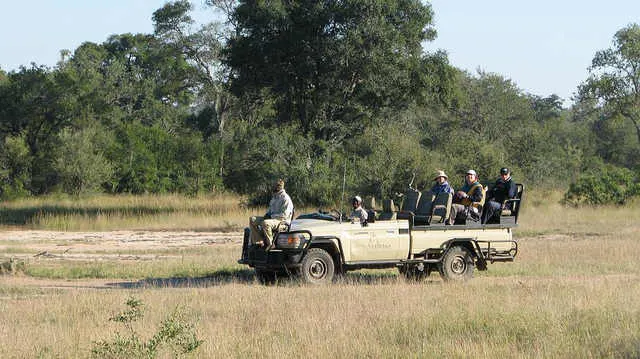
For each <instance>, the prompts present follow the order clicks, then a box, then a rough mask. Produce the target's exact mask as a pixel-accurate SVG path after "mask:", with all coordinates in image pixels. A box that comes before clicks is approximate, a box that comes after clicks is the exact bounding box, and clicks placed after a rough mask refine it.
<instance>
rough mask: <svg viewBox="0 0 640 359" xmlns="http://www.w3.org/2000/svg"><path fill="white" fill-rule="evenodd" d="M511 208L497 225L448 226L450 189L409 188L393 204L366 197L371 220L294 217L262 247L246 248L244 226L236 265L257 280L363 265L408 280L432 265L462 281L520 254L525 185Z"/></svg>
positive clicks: (329, 276)
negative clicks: (247, 269) (250, 269)
mask: <svg viewBox="0 0 640 359" xmlns="http://www.w3.org/2000/svg"><path fill="white" fill-rule="evenodd" d="M517 188H518V194H517V196H516V198H515V199H511V200H508V201H510V202H512V204H511V208H512V209H511V210H509V211H502V213H500V216H499V218H498V220H497V221H496V223H491V224H480V223H456V224H454V225H446V224H445V219H446V218H448V216H449V212H450V210H451V201H452V197H451V194H448V193H440V194H438V195H437V196H434V195H433V194H431V192H430V191H426V192H424V193H420V192H419V191H417V190H414V189H409V190H408V191H407V193H405V195H404V199H403V202H402V206H401V209H400V210H397V209H396V207H395V206H394V204H393V201H392V200H385V201H384V202H383V208H382V211H376V210H375V208H376V206H375V204H373V203H370V204H369V205H368V206H366V208H371V209H369V210H368V212H369V220H368V222H366V223H362V224H361V223H359V222H356V223H352V222H351V221H349V220H347V219H346V218H345V217H344V216H343V215H341V213H339V212H337V211H333V212H331V213H322V212H318V213H311V214H303V215H300V216H298V217H297V218H296V219H294V220H293V221H292V222H291V225H290V227H289V228H288V230H286V231H283V232H280V233H277V234H276V235H275V236H274V243H273V245H272V246H270V247H268V248H264V247H261V246H252V245H251V244H250V240H249V234H250V232H249V229H248V228H246V229H245V232H244V243H243V247H242V258H241V259H240V260H238V263H240V264H246V265H249V266H250V267H253V268H255V271H256V275H257V277H258V279H259V280H260V281H263V282H265V281H273V280H275V279H276V277H277V276H285V275H286V276H289V275H295V276H298V277H299V278H301V280H302V281H304V282H308V283H315V284H320V283H325V282H331V281H332V280H333V279H334V278H335V277H336V276H337V275H339V274H343V273H345V272H347V271H351V270H357V269H362V268H394V267H396V268H398V270H399V271H400V273H402V274H403V275H405V276H407V277H408V278H414V279H420V278H424V277H426V276H428V275H429V274H430V273H431V272H433V271H435V270H437V271H438V272H439V273H440V275H441V276H442V277H443V279H444V280H450V281H457V280H467V279H470V278H471V277H472V276H473V271H474V269H475V268H477V269H478V270H481V271H484V270H487V264H489V263H494V262H511V261H513V260H514V258H515V257H516V255H517V253H518V242H517V241H516V240H515V239H513V229H514V228H516V227H517V226H518V215H519V211H520V208H521V206H522V194H523V191H524V186H523V185H521V184H518V185H517Z"/></svg>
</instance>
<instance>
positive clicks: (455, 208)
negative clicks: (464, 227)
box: [447, 203, 464, 224]
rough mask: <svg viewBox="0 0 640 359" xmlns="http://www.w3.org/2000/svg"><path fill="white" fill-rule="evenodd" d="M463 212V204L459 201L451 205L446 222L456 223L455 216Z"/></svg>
mask: <svg viewBox="0 0 640 359" xmlns="http://www.w3.org/2000/svg"><path fill="white" fill-rule="evenodd" d="M461 212H462V213H464V206H463V205H461V204H459V203H454V204H452V205H451V213H450V214H449V219H448V222H447V223H448V224H456V217H457V216H458V214H459V213H461Z"/></svg>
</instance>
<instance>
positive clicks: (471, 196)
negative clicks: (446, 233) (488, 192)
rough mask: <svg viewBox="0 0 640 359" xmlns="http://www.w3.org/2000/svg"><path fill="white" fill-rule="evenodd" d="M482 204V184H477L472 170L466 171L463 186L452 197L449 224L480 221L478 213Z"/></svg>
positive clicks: (476, 177)
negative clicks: (469, 220) (470, 220)
mask: <svg viewBox="0 0 640 359" xmlns="http://www.w3.org/2000/svg"><path fill="white" fill-rule="evenodd" d="M483 202H484V192H483V190H482V184H481V183H480V182H478V174H477V173H476V171H474V170H468V171H467V173H466V175H465V178H464V186H462V188H461V189H460V191H458V192H456V194H455V195H454V196H453V205H451V215H450V216H449V222H448V223H449V224H455V222H456V220H457V221H459V222H465V223H466V221H467V219H472V220H475V221H479V220H480V211H479V210H478V207H481V206H482V204H483Z"/></svg>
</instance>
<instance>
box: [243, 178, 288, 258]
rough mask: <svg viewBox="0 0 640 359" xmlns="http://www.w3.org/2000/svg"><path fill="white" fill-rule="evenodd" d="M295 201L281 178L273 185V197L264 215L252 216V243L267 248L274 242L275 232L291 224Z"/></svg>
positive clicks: (250, 222)
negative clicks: (285, 188) (286, 190)
mask: <svg viewBox="0 0 640 359" xmlns="http://www.w3.org/2000/svg"><path fill="white" fill-rule="evenodd" d="M292 215H293V202H292V201H291V197H289V195H288V194H287V192H285V190H284V181H283V180H281V179H279V180H278V181H276V183H275V184H274V186H273V197H271V202H269V210H268V211H267V213H266V214H265V215H264V216H263V217H251V219H250V220H249V227H251V243H252V244H254V245H263V246H264V247H265V248H267V247H269V246H270V245H271V243H273V234H274V232H276V231H278V230H279V229H281V228H283V227H285V226H288V225H289V224H291V217H292Z"/></svg>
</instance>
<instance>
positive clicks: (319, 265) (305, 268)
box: [300, 248, 335, 284]
mask: <svg viewBox="0 0 640 359" xmlns="http://www.w3.org/2000/svg"><path fill="white" fill-rule="evenodd" d="M334 276H335V264H334V263H333V258H331V255H330V254H329V253H327V251H325V250H324V249H322V248H311V249H309V251H308V252H307V255H305V256H304V258H302V266H301V267H300V278H301V279H302V281H304V282H306V283H310V284H325V283H331V281H333V277H334Z"/></svg>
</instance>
